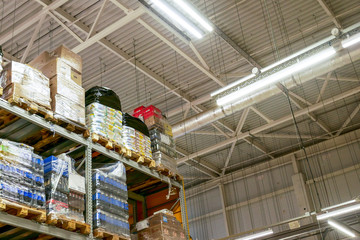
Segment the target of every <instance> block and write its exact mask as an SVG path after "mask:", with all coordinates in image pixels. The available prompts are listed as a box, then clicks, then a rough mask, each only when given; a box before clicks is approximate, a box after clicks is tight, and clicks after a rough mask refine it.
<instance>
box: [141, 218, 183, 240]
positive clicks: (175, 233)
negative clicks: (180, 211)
mask: <svg viewBox="0 0 360 240" xmlns="http://www.w3.org/2000/svg"><path fill="white" fill-rule="evenodd" d="M144 221H147V222H148V226H149V227H148V228H145V229H143V230H141V231H139V233H138V238H139V240H150V239H151V240H185V239H186V238H185V232H184V229H183V228H182V226H181V223H180V222H179V221H178V220H176V218H175V217H174V216H170V215H168V214H165V213H157V214H154V215H152V216H151V217H148V218H147V219H146V220H144Z"/></svg>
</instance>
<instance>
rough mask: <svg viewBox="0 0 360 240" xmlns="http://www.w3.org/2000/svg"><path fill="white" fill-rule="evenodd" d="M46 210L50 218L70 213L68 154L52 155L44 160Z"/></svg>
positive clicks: (65, 215)
mask: <svg viewBox="0 0 360 240" xmlns="http://www.w3.org/2000/svg"><path fill="white" fill-rule="evenodd" d="M44 179H45V194H46V212H47V214H48V216H49V218H60V217H68V215H69V161H68V156H66V155H65V154H61V155H59V156H56V157H55V156H50V157H48V158H46V159H45V160H44Z"/></svg>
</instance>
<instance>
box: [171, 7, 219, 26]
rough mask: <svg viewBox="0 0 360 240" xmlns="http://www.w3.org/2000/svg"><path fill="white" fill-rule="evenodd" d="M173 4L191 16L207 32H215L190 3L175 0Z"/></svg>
mask: <svg viewBox="0 0 360 240" xmlns="http://www.w3.org/2000/svg"><path fill="white" fill-rule="evenodd" d="M173 2H174V3H175V4H176V5H177V6H179V7H180V8H181V9H182V10H184V11H185V12H186V13H187V14H189V15H190V17H192V18H193V19H194V20H195V21H196V22H197V23H199V24H200V25H201V26H202V27H203V28H205V29H206V30H207V31H209V32H211V31H213V30H214V29H213V27H212V26H211V24H210V23H209V22H208V21H207V20H205V19H204V18H203V17H202V16H201V15H200V14H199V13H198V12H197V11H196V10H195V9H194V8H193V7H192V6H190V4H189V3H186V2H185V1H184V0H173Z"/></svg>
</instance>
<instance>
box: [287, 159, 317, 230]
mask: <svg viewBox="0 0 360 240" xmlns="http://www.w3.org/2000/svg"><path fill="white" fill-rule="evenodd" d="M291 160H292V166H293V169H294V175H293V176H292V183H293V186H294V192H295V197H296V202H297V207H298V209H297V210H298V213H299V215H304V214H306V213H310V212H312V211H314V210H315V205H314V203H313V201H312V200H311V194H310V189H309V186H308V185H307V184H306V179H305V175H304V174H303V173H302V172H301V169H300V166H299V162H298V161H297V160H296V156H295V155H292V157H291ZM314 221H316V218H315V217H312V218H307V219H304V220H302V223H303V224H308V223H313V222H314Z"/></svg>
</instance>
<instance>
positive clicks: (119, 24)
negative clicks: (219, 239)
mask: <svg viewBox="0 0 360 240" xmlns="http://www.w3.org/2000/svg"><path fill="white" fill-rule="evenodd" d="M144 13H145V11H144V9H143V8H138V9H136V10H134V11H133V12H131V13H129V14H127V15H126V16H125V17H122V18H121V19H119V20H117V21H116V22H114V23H112V24H111V25H110V26H107V27H106V28H105V29H103V30H101V31H100V32H98V33H96V34H95V35H94V36H92V37H90V38H89V39H87V40H86V41H85V42H83V43H81V44H80V45H77V46H76V47H75V48H73V49H72V51H73V52H75V53H79V52H81V51H82V50H84V49H86V48H88V47H90V46H91V45H93V44H94V43H96V42H98V41H100V40H101V39H103V38H105V37H106V36H108V35H109V34H111V33H113V32H114V31H116V30H118V29H119V28H121V27H123V26H125V25H126V24H128V23H130V22H132V21H134V20H135V19H137V18H139V17H140V16H141V15H143V14H144ZM90 31H91V29H90V30H89V32H88V35H89V34H91V32H90Z"/></svg>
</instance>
